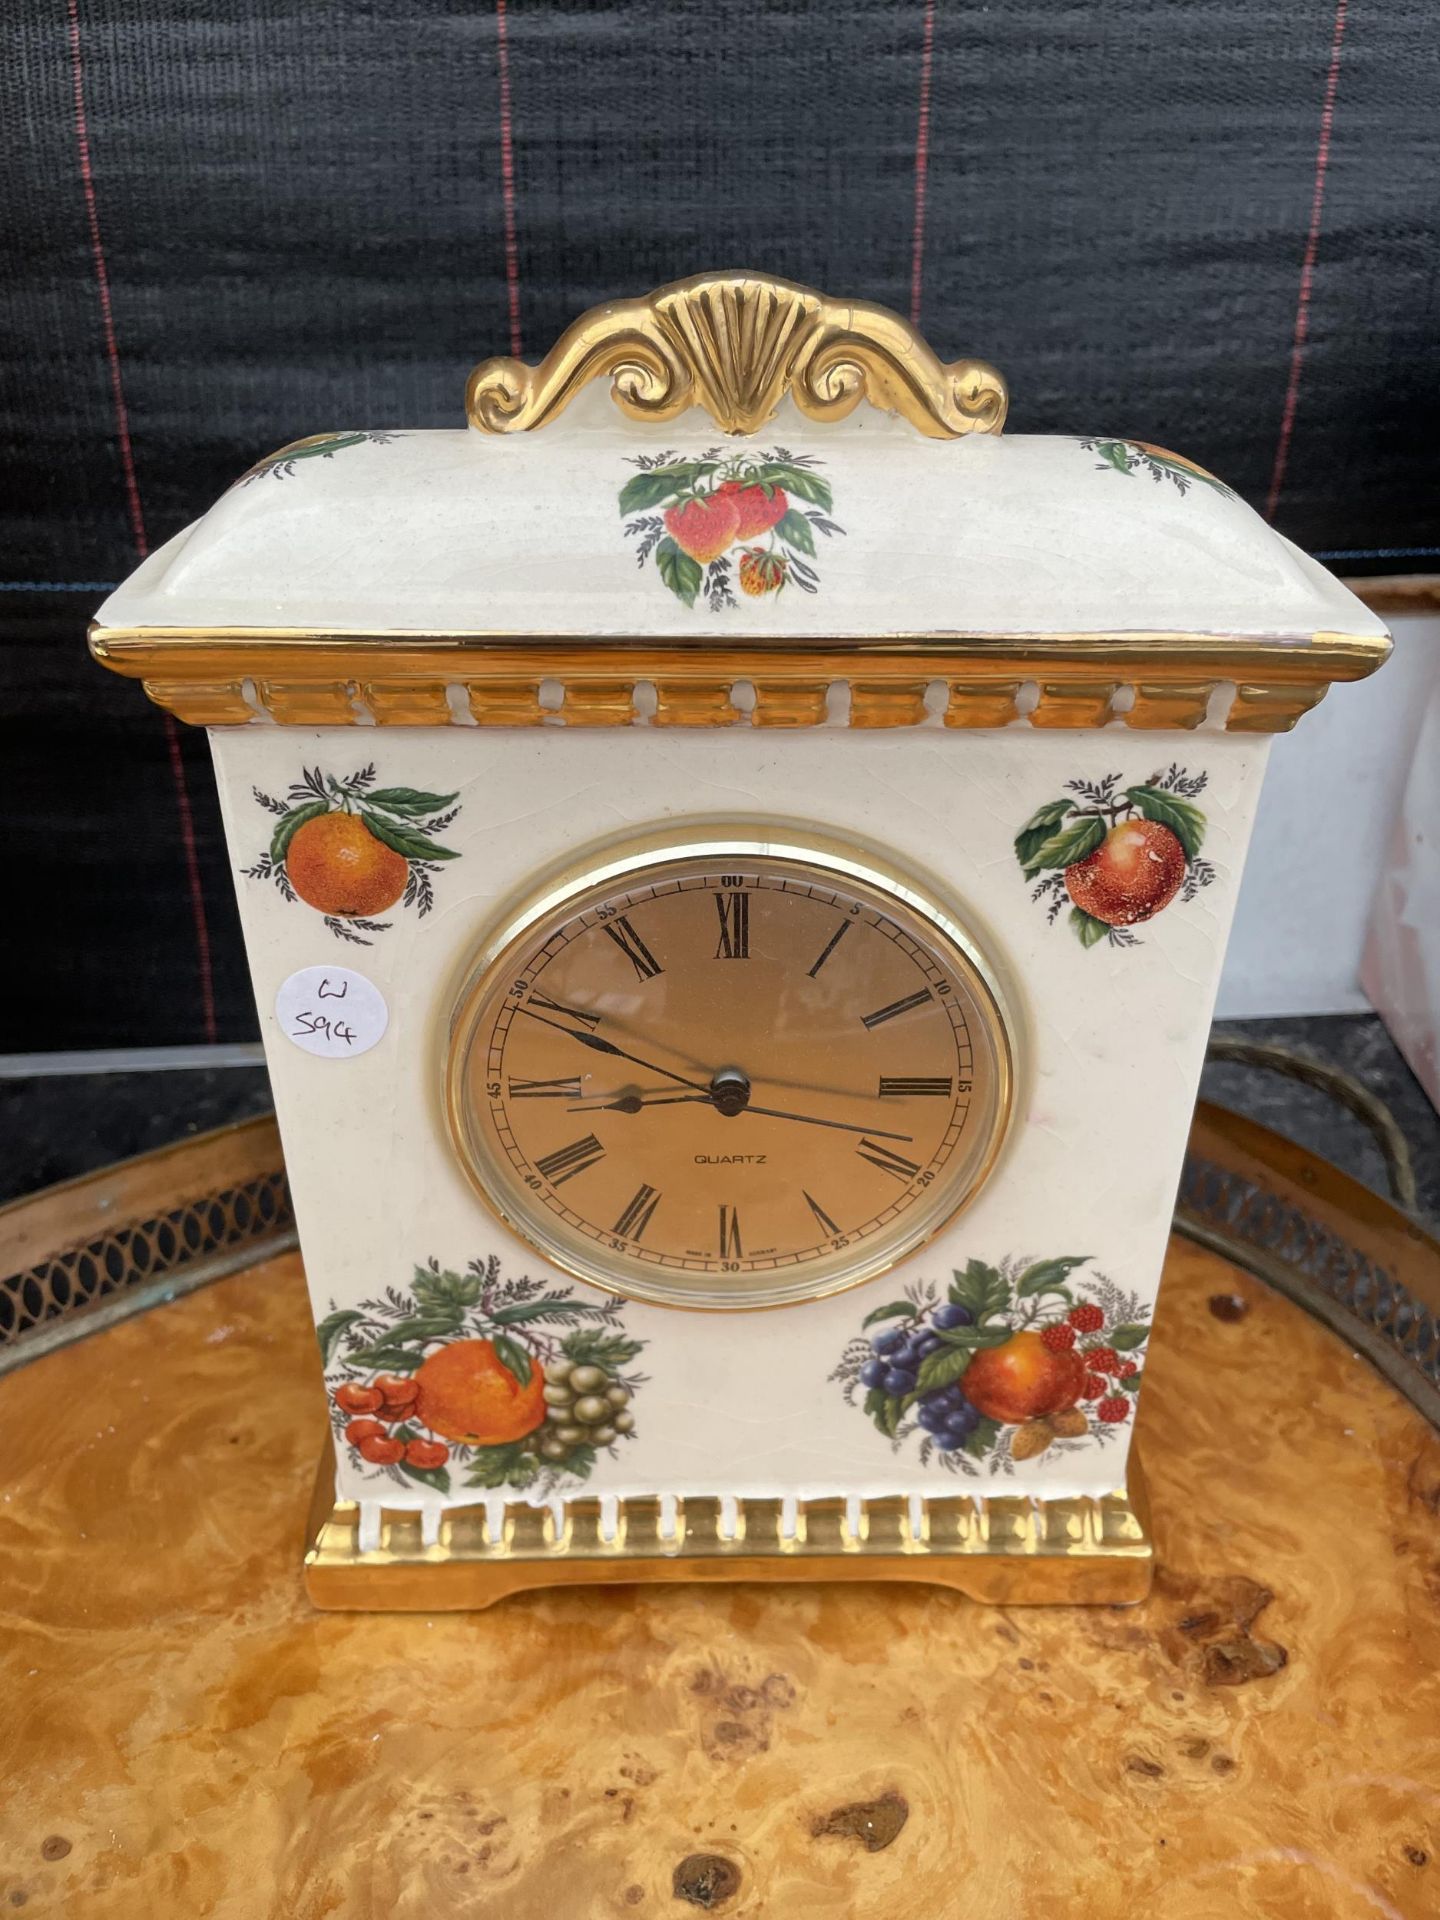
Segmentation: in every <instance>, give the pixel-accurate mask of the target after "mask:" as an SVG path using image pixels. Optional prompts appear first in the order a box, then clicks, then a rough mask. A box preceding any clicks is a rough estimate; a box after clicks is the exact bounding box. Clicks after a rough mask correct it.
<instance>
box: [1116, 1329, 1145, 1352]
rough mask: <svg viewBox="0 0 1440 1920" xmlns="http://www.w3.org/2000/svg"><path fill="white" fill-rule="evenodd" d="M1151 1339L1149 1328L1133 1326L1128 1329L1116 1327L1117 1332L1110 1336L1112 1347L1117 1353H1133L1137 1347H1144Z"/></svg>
mask: <svg viewBox="0 0 1440 1920" xmlns="http://www.w3.org/2000/svg"><path fill="white" fill-rule="evenodd" d="M1149 1338H1150V1329H1149V1327H1140V1326H1135V1325H1133V1324H1132V1325H1131V1326H1128V1327H1116V1329H1115V1331H1114V1332H1113V1333H1112V1334H1111V1335H1110V1336H1109V1340H1110V1345H1111V1346H1112V1347H1114V1349H1115V1351H1116V1352H1117V1353H1133V1352H1134V1351H1135V1349H1136V1347H1143V1346H1144V1344H1145V1342H1146V1341H1147V1340H1148V1339H1149Z"/></svg>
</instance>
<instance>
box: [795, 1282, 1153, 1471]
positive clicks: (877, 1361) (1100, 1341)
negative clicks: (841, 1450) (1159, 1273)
mask: <svg viewBox="0 0 1440 1920" xmlns="http://www.w3.org/2000/svg"><path fill="white" fill-rule="evenodd" d="M1090 1265H1091V1261H1090V1258H1089V1256H1088V1255H1087V1254H1066V1255H1062V1256H1060V1257H1059V1258H1058V1259H1051V1260H1026V1259H1016V1258H1009V1259H1005V1260H1001V1261H1000V1262H999V1263H998V1264H997V1265H994V1266H992V1265H990V1264H989V1263H988V1262H987V1261H984V1260H971V1261H969V1262H967V1264H966V1266H965V1267H964V1269H963V1270H960V1271H957V1272H955V1273H954V1274H953V1275H952V1276H951V1281H950V1285H949V1287H948V1288H947V1289H946V1290H945V1292H944V1294H943V1295H942V1294H941V1292H940V1289H939V1287H938V1286H937V1285H936V1283H935V1282H934V1281H933V1280H922V1281H919V1282H917V1283H916V1284H915V1285H914V1286H910V1287H907V1288H906V1289H905V1297H904V1298H903V1299H900V1300H891V1301H889V1302H887V1303H886V1304H885V1305H884V1306H881V1307H876V1308H875V1309H874V1310H873V1312H871V1313H867V1314H866V1316H865V1318H864V1320H863V1321H862V1322H861V1327H860V1332H859V1333H858V1334H857V1336H856V1337H855V1338H854V1339H853V1340H851V1341H850V1342H849V1344H848V1345H847V1346H846V1348H845V1351H844V1353H843V1354H842V1355H841V1357H840V1364H839V1365H838V1366H837V1367H836V1369H835V1371H834V1372H833V1373H832V1374H831V1376H830V1378H831V1379H832V1380H835V1381H838V1382H839V1383H840V1390H841V1392H842V1393H843V1395H844V1397H845V1400H846V1401H847V1403H848V1404H849V1405H851V1406H855V1405H856V1404H857V1403H858V1404H859V1405H860V1407H861V1410H862V1411H863V1412H864V1413H865V1414H866V1415H868V1417H869V1418H870V1420H871V1421H872V1422H873V1423H874V1425H875V1426H876V1427H877V1428H878V1429H879V1431H880V1433H881V1434H882V1435H883V1436H884V1437H885V1439H887V1440H888V1441H889V1442H890V1450H891V1452H892V1453H902V1452H904V1451H906V1450H907V1449H908V1448H909V1446H910V1445H911V1443H912V1442H918V1448H919V1459H920V1464H921V1466H922V1467H928V1466H930V1465H932V1464H933V1465H935V1466H939V1467H942V1468H944V1469H945V1471H947V1472H949V1473H957V1474H969V1475H971V1476H974V1475H976V1474H978V1473H979V1472H980V1471H981V1469H982V1468H983V1469H984V1470H985V1471H987V1472H989V1473H992V1474H998V1473H1013V1472H1014V1470H1015V1468H1016V1467H1017V1466H1019V1465H1021V1464H1023V1462H1025V1461H1026V1460H1038V1459H1039V1458H1040V1456H1041V1454H1046V1453H1051V1452H1052V1450H1053V1452H1054V1453H1055V1454H1057V1455H1060V1454H1067V1453H1076V1452H1079V1451H1082V1450H1084V1449H1085V1448H1086V1447H1088V1446H1095V1445H1099V1446H1105V1445H1107V1444H1108V1443H1109V1442H1110V1441H1112V1440H1113V1439H1114V1438H1115V1436H1116V1434H1117V1433H1120V1432H1123V1431H1124V1430H1125V1429H1126V1427H1127V1424H1128V1422H1129V1420H1130V1418H1131V1415H1132V1413H1133V1412H1134V1408H1135V1396H1136V1395H1137V1394H1138V1393H1139V1391H1140V1380H1141V1372H1142V1368H1141V1361H1142V1357H1143V1351H1144V1347H1145V1344H1146V1342H1147V1341H1148V1340H1149V1338H1150V1326H1149V1320H1150V1309H1149V1307H1148V1306H1146V1305H1145V1303H1144V1302H1143V1301H1142V1300H1141V1299H1140V1297H1139V1295H1138V1294H1133V1293H1126V1292H1124V1291H1122V1289H1121V1288H1119V1287H1117V1286H1116V1285H1115V1283H1114V1282H1113V1281H1112V1280H1109V1279H1107V1278H1106V1276H1105V1275H1104V1274H1103V1273H1099V1272H1091V1273H1087V1274H1084V1275H1080V1269H1081V1268H1082V1267H1089V1266H1090ZM1076 1276H1078V1277H1076Z"/></svg>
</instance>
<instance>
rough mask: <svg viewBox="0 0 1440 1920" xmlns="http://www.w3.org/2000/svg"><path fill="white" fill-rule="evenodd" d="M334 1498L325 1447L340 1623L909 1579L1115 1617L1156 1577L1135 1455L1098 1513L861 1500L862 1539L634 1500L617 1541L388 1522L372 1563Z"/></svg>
mask: <svg viewBox="0 0 1440 1920" xmlns="http://www.w3.org/2000/svg"><path fill="white" fill-rule="evenodd" d="M334 1484H335V1481H334V1456H333V1454H332V1452H331V1450H330V1449H329V1448H328V1447H327V1448H326V1452H325V1457H324V1458H323V1459H322V1460H321V1463H320V1472H319V1475H318V1478H317V1480H316V1486H315V1499H314V1503H313V1505H312V1507H311V1512H310V1525H309V1533H308V1539H307V1546H306V1552H305V1590H306V1592H307V1593H308V1595H309V1597H310V1600H311V1602H312V1604H313V1605H314V1606H316V1607H321V1608H325V1609H327V1610H337V1611H357V1612H391V1613H441V1612H459V1611H464V1610H469V1609H475V1608H480V1607H488V1606H491V1605H493V1604H494V1602H495V1601H497V1600H503V1599H505V1598H507V1597H508V1596H509V1595H510V1594H512V1593H524V1592H528V1591H532V1590H534V1589H536V1588H540V1587H572V1586H629V1585H633V1584H638V1583H642V1582H643V1583H649V1582H655V1581H690V1582H707V1583H712V1582H716V1581H739V1580H764V1581H776V1580H785V1581H799V1580H805V1581H812V1582H813V1581H833V1580H905V1581H912V1582H918V1583H920V1584H922V1585H928V1586H938V1587H949V1588H951V1589H952V1590H953V1591H955V1592H957V1593H963V1594H965V1595H966V1596H967V1597H968V1598H969V1599H971V1600H979V1601H983V1602H985V1603H986V1604H988V1605H991V1606H1006V1607H1014V1606H1057V1605H1064V1606H1077V1605H1080V1606H1116V1605H1133V1604H1134V1603H1135V1602H1136V1601H1140V1600H1143V1599H1144V1598H1145V1596H1146V1595H1147V1594H1148V1592H1149V1591H1150V1582H1151V1578H1152V1576H1153V1573H1154V1566H1155V1547H1154V1541H1153V1538H1152V1535H1151V1531H1150V1514H1149V1506H1148V1502H1147V1499H1146V1494H1145V1484H1144V1478H1143V1475H1142V1473H1141V1470H1140V1464H1139V1461H1138V1459H1137V1457H1136V1455H1135V1453H1134V1452H1133V1451H1132V1453H1131V1456H1130V1465H1129V1485H1128V1487H1127V1488H1126V1489H1125V1490H1123V1491H1122V1492H1119V1493H1114V1494H1109V1495H1106V1496H1105V1497H1104V1498H1103V1499H1098V1500H1095V1499H1082V1500H1029V1499H1024V1498H1020V1497H1018V1496H1015V1495H1005V1496H1000V1497H990V1498H985V1497H982V1496H978V1495H977V1496H975V1497H974V1498H970V1497H965V1496H960V1497H948V1496H945V1497H939V1498H932V1499H925V1500H923V1501H922V1502H921V1506H920V1524H919V1526H918V1527H916V1526H915V1525H914V1524H913V1523H912V1516H911V1509H910V1502H909V1501H908V1500H907V1499H906V1498H904V1497H903V1496H897V1497H893V1498H887V1499H877V1500H863V1501H861V1503H860V1512H859V1524H858V1526H857V1527H855V1528H853V1529H852V1528H851V1526H850V1524H849V1521H848V1518H847V1511H846V1502H845V1501H844V1500H834V1499H830V1500H802V1501H800V1502H799V1503H798V1505H797V1510H796V1514H795V1525H794V1531H793V1532H792V1533H790V1534H788V1535H787V1534H786V1533H785V1532H784V1531H783V1527H782V1503H781V1502H780V1501H779V1500H769V1499H765V1500H741V1499H737V1500H736V1501H735V1503H734V1505H735V1525H734V1531H733V1533H727V1532H726V1531H724V1513H723V1508H722V1503H721V1501H720V1500H719V1499H718V1498H716V1497H714V1496H709V1495H707V1496H701V1497H697V1496H693V1495H692V1496H689V1497H687V1498H684V1499H681V1498H678V1497H677V1498H676V1499H675V1501H674V1503H673V1504H674V1525H673V1529H672V1530H671V1531H669V1532H668V1533H666V1532H663V1531H662V1524H663V1517H664V1508H663V1505H662V1502H661V1500H660V1499H659V1498H658V1497H655V1496H635V1497H631V1498H628V1499H621V1500H618V1501H617V1502H616V1509H617V1511H616V1516H615V1530H614V1533H613V1534H612V1535H611V1537H610V1538H608V1539H607V1538H606V1537H605V1536H604V1534H603V1533H602V1530H601V1502H600V1501H599V1500H598V1499H593V1498H591V1499H581V1500H569V1501H567V1502H566V1503H565V1505H564V1509H563V1519H562V1520H560V1521H559V1522H557V1520H556V1518H555V1515H554V1513H553V1512H552V1511H551V1510H550V1509H548V1508H545V1507H532V1506H527V1505H523V1504H521V1503H519V1502H515V1503H507V1504H506V1505H505V1507H504V1509H503V1512H502V1515H501V1517H500V1519H499V1524H498V1525H497V1526H495V1527H494V1528H493V1529H492V1527H491V1525H490V1521H489V1517H488V1514H487V1511H486V1509H485V1507H484V1506H474V1507H452V1508H450V1509H449V1510H448V1511H447V1512H445V1513H444V1514H442V1516H441V1519H440V1526H439V1533H438V1537H437V1539H436V1541H435V1543H434V1545H433V1546H425V1545H424V1544H423V1543H422V1539H421V1516H420V1514H419V1513H415V1512H399V1511H392V1510H388V1509H387V1510H382V1512H381V1515H380V1527H379V1539H378V1542H377V1544H376V1545H375V1546H373V1547H371V1548H369V1549H362V1548H361V1545H360V1510H359V1507H358V1506H357V1505H356V1503H355V1502H353V1501H337V1500H335V1498H334Z"/></svg>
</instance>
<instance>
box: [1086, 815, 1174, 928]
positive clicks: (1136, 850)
mask: <svg viewBox="0 0 1440 1920" xmlns="http://www.w3.org/2000/svg"><path fill="white" fill-rule="evenodd" d="M1184 879H1185V849H1184V848H1183V847H1182V846H1181V844H1180V842H1179V841H1178V840H1177V839H1176V838H1175V835H1174V834H1173V833H1172V832H1171V831H1170V829H1169V827H1162V826H1161V825H1160V824H1159V822H1158V821H1155V820H1126V821H1124V822H1123V823H1122V824H1121V825H1120V826H1118V827H1112V828H1111V829H1110V831H1109V832H1108V833H1107V834H1106V836H1105V838H1104V839H1103V840H1102V841H1101V842H1100V845H1099V846H1098V847H1097V848H1096V849H1095V851H1094V853H1092V854H1088V855H1087V856H1086V857H1085V859H1083V860H1077V861H1076V862H1075V864H1074V866H1073V867H1067V868H1066V869H1065V891H1066V892H1067V893H1068V894H1069V896H1070V898H1071V899H1072V900H1073V901H1074V902H1075V904H1076V906H1077V907H1079V908H1080V910H1081V912H1082V913H1089V914H1093V915H1094V917H1095V918H1096V919H1097V920H1103V921H1104V922H1105V924H1106V926H1107V927H1133V926H1134V924H1135V922H1136V921H1137V920H1148V919H1149V918H1150V916H1151V915H1152V914H1155V913H1158V912H1159V911H1160V909H1161V908H1162V907H1167V906H1169V904H1170V902H1171V901H1172V900H1173V899H1174V898H1175V896H1176V894H1177V893H1178V892H1179V891H1180V888H1181V886H1182V884H1183V882H1184Z"/></svg>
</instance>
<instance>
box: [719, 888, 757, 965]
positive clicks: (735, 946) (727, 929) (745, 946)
mask: <svg viewBox="0 0 1440 1920" xmlns="http://www.w3.org/2000/svg"><path fill="white" fill-rule="evenodd" d="M715 911H716V912H717V913H718V914H719V916H720V944H719V946H718V947H716V949H715V958H716V959H717V960H748V959H749V958H750V896H749V894H748V893H717V894H716V895H715Z"/></svg>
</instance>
